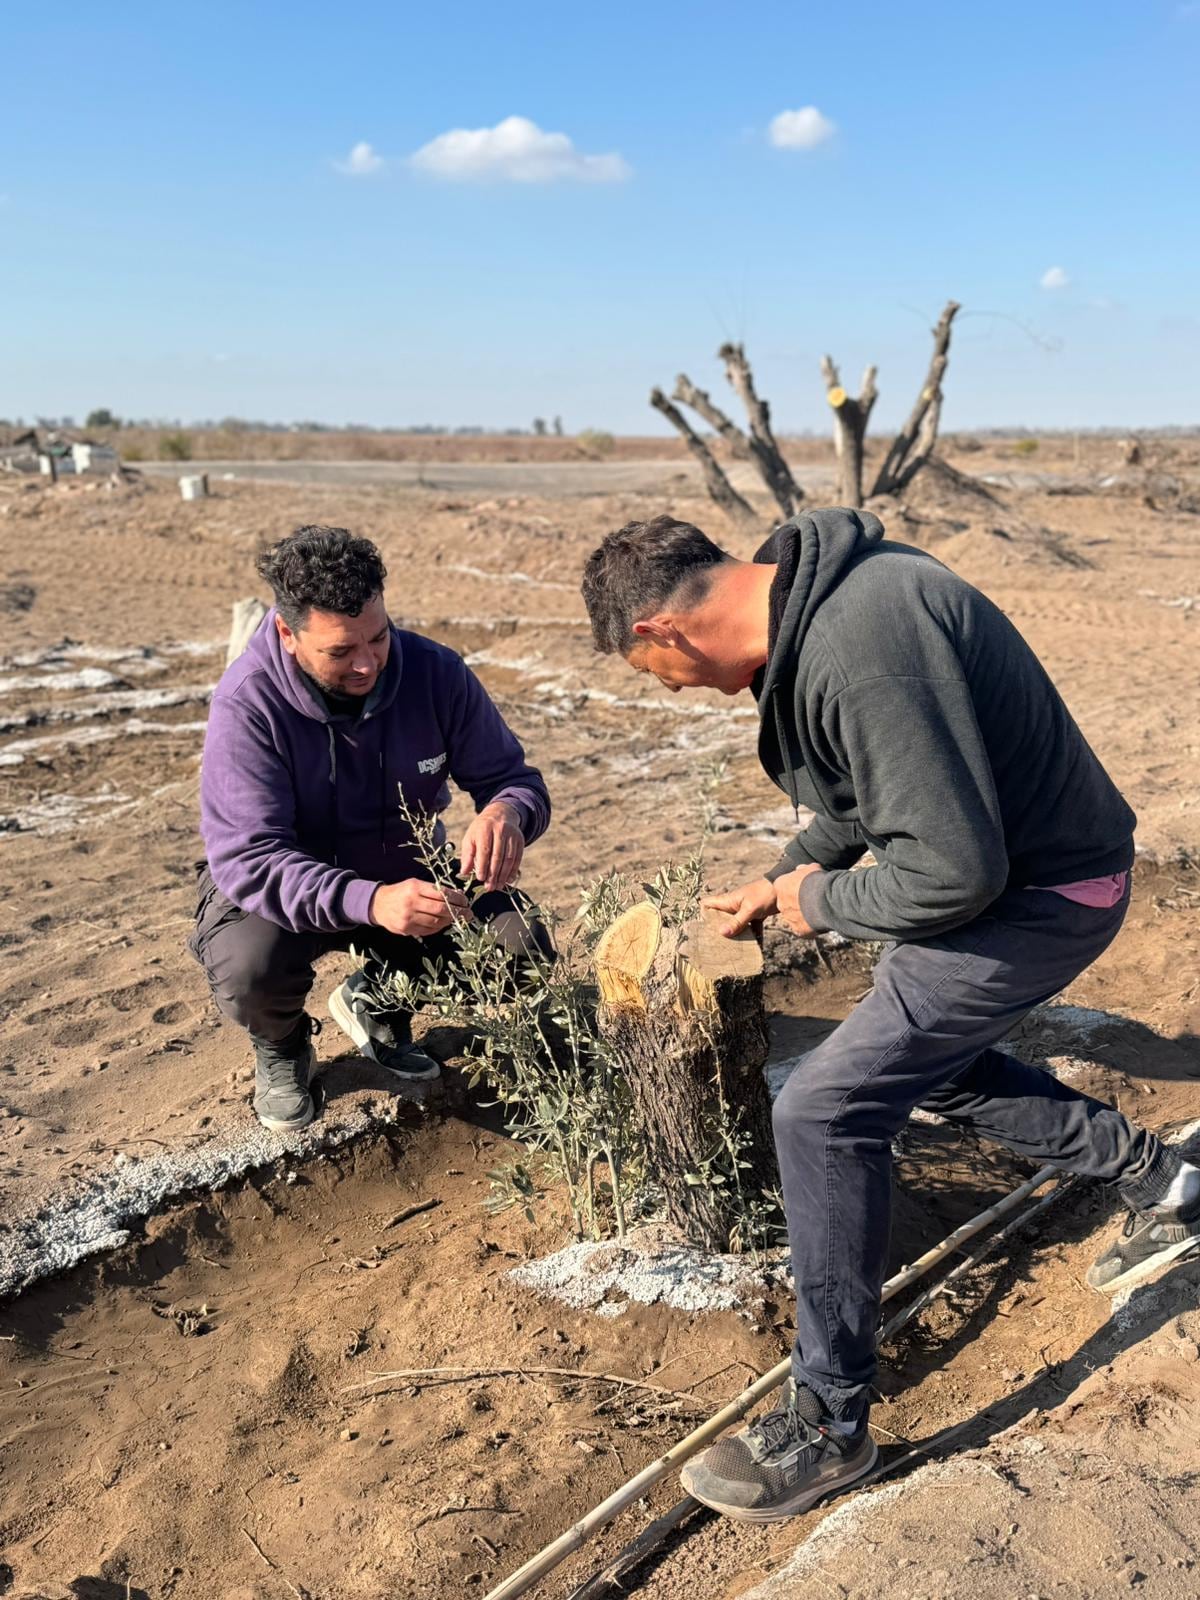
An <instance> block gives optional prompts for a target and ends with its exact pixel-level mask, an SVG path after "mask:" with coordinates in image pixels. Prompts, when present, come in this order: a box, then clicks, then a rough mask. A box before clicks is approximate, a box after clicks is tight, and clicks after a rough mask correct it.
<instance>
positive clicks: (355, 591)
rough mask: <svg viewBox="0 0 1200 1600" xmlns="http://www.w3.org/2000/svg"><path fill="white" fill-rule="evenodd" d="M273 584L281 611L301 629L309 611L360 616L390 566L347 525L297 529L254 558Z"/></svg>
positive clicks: (294, 628) (296, 629)
mask: <svg viewBox="0 0 1200 1600" xmlns="http://www.w3.org/2000/svg"><path fill="white" fill-rule="evenodd" d="M255 565H256V567H257V568H258V572H259V576H260V577H263V578H265V579H266V580H267V582H268V583H269V584H270V585H271V591H272V593H273V594H274V596H275V605H276V608H277V609H278V611H279V615H280V616H281V617H282V618H283V620H284V621H285V622H286V623H287V625H288V627H289V628H291V630H292V632H293V633H298V632H299V631H300V630H301V629H302V628H303V627H304V625H305V623H306V622H307V621H308V614H309V612H310V611H313V610H316V611H335V612H337V614H338V615H339V616H342V617H357V616H358V614H359V613H360V612H361V611H362V608H363V607H364V606H365V605H367V604H369V603H370V601H372V600H373V599H374V598H375V596H376V595H377V594H382V592H383V580H384V579H385V578H386V577H387V568H386V567H385V566H384V564H383V559H382V557H381V556H380V554H379V551H378V550H376V548H375V546H374V545H373V544H372V543H371V541H370V540H369V539H356V538H355V537H354V535H353V534H352V533H350V532H348V531H347V530H346V529H345V528H325V527H321V526H320V525H317V524H314V525H312V526H310V527H306V528H297V529H296V531H295V533H290V534H288V536H287V538H286V539H281V540H280V541H279V543H278V544H277V545H273V546H272V548H271V549H270V550H264V551H263V553H262V554H261V555H260V556H259V558H258V560H257V561H256V562H255Z"/></svg>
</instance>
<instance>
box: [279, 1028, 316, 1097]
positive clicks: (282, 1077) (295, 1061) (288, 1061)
mask: <svg viewBox="0 0 1200 1600" xmlns="http://www.w3.org/2000/svg"><path fill="white" fill-rule="evenodd" d="M304 1021H305V1022H306V1023H307V1024H308V1026H307V1028H306V1029H305V1030H304V1031H303V1032H302V1033H301V1034H300V1037H299V1040H298V1041H297V1044H298V1048H299V1051H300V1054H299V1055H295V1056H288V1055H273V1056H272V1057H271V1058H270V1059H268V1060H267V1062H266V1063H265V1066H266V1075H267V1083H268V1084H269V1086H270V1087H271V1088H272V1089H290V1088H291V1087H292V1086H293V1085H294V1084H295V1083H296V1068H297V1067H298V1066H299V1065H300V1063H301V1062H302V1061H303V1060H304V1058H305V1053H306V1050H307V1046H308V1041H309V1040H310V1039H314V1038H315V1037H316V1036H317V1034H319V1033H320V1031H321V1019H320V1017H310V1016H308V1015H306V1016H305V1018H304Z"/></svg>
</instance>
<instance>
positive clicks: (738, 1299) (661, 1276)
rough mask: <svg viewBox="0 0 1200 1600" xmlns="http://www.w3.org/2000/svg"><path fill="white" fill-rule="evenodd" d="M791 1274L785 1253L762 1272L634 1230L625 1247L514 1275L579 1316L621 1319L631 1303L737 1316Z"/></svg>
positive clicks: (584, 1249) (570, 1249) (744, 1261)
mask: <svg viewBox="0 0 1200 1600" xmlns="http://www.w3.org/2000/svg"><path fill="white" fill-rule="evenodd" d="M785 1272H786V1256H785V1253H784V1252H782V1251H780V1252H776V1253H775V1254H773V1255H772V1257H771V1258H770V1259H769V1260H768V1261H766V1262H765V1263H764V1264H763V1265H762V1266H761V1267H759V1268H757V1269H756V1268H755V1267H754V1266H752V1265H751V1262H750V1260H749V1259H748V1258H747V1257H746V1256H731V1255H711V1254H709V1253H707V1252H706V1251H703V1250H693V1249H690V1248H689V1247H688V1246H686V1245H680V1244H675V1243H665V1242H663V1240H662V1239H661V1237H660V1236H659V1235H658V1234H657V1231H656V1230H654V1229H648V1230H639V1229H635V1230H634V1231H633V1233H631V1234H630V1235H629V1238H628V1239H627V1241H626V1242H625V1243H624V1244H615V1243H613V1242H612V1241H611V1240H609V1241H605V1242H603V1243H600V1244H588V1243H584V1244H569V1245H567V1246H566V1248H565V1249H563V1250H556V1251H555V1252H554V1254H553V1255H549V1256H543V1257H542V1258H541V1259H540V1260H538V1261H530V1262H527V1263H526V1264H525V1265H524V1266H520V1267H514V1268H513V1270H512V1272H511V1273H510V1274H509V1276H510V1277H511V1278H512V1279H514V1281H515V1282H517V1283H519V1284H521V1285H522V1286H523V1287H524V1288H526V1289H533V1290H535V1291H536V1292H537V1293H539V1294H543V1295H547V1296H549V1297H550V1298H551V1299H553V1300H559V1301H561V1302H562V1303H563V1304H564V1305H568V1306H573V1307H574V1308H575V1309H576V1310H594V1311H595V1312H596V1313H597V1315H599V1316H604V1317H616V1316H620V1314H621V1313H622V1312H623V1311H625V1310H627V1309H628V1307H629V1306H630V1304H637V1305H643V1306H652V1305H664V1306H670V1307H671V1308H672V1310H674V1311H736V1310H738V1309H739V1308H740V1307H742V1306H745V1305H747V1304H748V1303H749V1302H751V1301H753V1300H757V1299H759V1298H761V1296H762V1292H763V1288H764V1278H765V1276H766V1274H768V1273H769V1274H770V1276H771V1277H772V1278H773V1279H775V1280H777V1281H778V1280H780V1279H781V1278H782V1275H783V1274H784V1273H785Z"/></svg>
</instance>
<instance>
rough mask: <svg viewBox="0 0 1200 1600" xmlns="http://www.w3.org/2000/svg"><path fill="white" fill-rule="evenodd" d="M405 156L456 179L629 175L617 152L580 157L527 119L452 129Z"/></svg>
mask: <svg viewBox="0 0 1200 1600" xmlns="http://www.w3.org/2000/svg"><path fill="white" fill-rule="evenodd" d="M409 160H410V162H411V164H412V165H413V166H414V167H416V168H417V170H418V171H419V172H425V173H428V174H429V175H430V176H431V177H434V178H449V179H452V180H458V181H462V180H464V179H465V180H470V179H484V180H487V179H494V180H498V181H501V182H507V183H556V182H559V181H560V180H568V181H574V182H577V183H620V182H621V181H622V180H623V179H625V178H628V177H629V176H630V169H629V166H628V164H627V163H626V162H625V160H624V159H623V158H622V157H621V156H619V155H616V154H612V155H604V156H585V155H584V154H582V152H581V151H579V150H576V148H575V146H574V145H573V144H572V143H571V140H570V139H569V138H568V137H567V135H566V134H565V133H545V132H543V130H542V129H541V128H539V127H538V125H537V123H536V122H531V121H530V120H529V118H528V117H505V118H504V120H503V122H498V123H497V124H496V126H495V127H494V128H452V129H451V130H450V132H449V133H440V134H438V136H437V138H436V139H431V140H430V141H429V143H428V144H426V145H422V146H421V148H420V149H419V150H418V151H417V152H416V153H415V154H414V155H412V156H410V157H409Z"/></svg>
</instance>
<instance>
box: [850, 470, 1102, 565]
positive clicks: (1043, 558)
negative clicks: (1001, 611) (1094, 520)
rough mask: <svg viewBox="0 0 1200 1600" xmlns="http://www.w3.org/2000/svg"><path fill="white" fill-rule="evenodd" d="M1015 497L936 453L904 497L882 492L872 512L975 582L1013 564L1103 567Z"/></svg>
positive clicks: (898, 533) (903, 537) (895, 531)
mask: <svg viewBox="0 0 1200 1600" xmlns="http://www.w3.org/2000/svg"><path fill="white" fill-rule="evenodd" d="M1015 498H1016V497H1015V496H1011V495H1010V496H1005V495H1003V494H1002V493H1001V492H1000V491H998V490H996V489H993V488H992V487H991V486H990V485H989V484H986V483H982V482H981V481H980V480H979V479H978V478H972V477H970V476H969V475H968V474H967V473H965V472H960V471H959V470H958V468H957V467H953V466H951V465H950V463H949V462H947V461H942V460H940V459H938V458H937V457H936V456H935V457H934V458H933V459H932V460H931V461H930V462H929V463H928V464H927V465H926V466H925V467H924V468H923V469H922V471H920V472H919V473H918V474H917V476H916V477H915V478H914V479H913V481H912V482H911V483H910V484H909V485H908V487H907V488H906V489H905V490H903V491H902V493H901V494H900V495H898V496H891V495H881V496H878V497H877V498H876V499H874V500H871V501H869V502H868V510H871V511H873V512H874V513H875V515H876V516H877V517H878V518H879V519H880V521H881V522H882V523H883V525H884V527H885V528H886V529H887V531H888V533H889V535H890V536H891V537H892V538H893V539H899V540H901V541H902V542H903V543H905V544H913V545H916V546H917V547H918V548H919V549H921V550H928V551H929V553H930V554H931V555H935V556H937V558H938V560H939V561H944V562H945V563H946V565H947V566H949V567H953V568H954V570H955V571H956V572H961V573H962V575H963V576H964V577H965V578H968V579H969V580H970V581H971V582H973V583H982V582H986V581H987V579H988V578H989V577H992V576H994V575H995V574H997V573H998V572H1000V571H1001V570H1002V569H1003V568H1005V567H1013V566H1030V565H1033V566H1038V565H1047V566H1064V567H1079V568H1087V567H1092V566H1094V565H1095V562H1094V561H1093V560H1092V558H1091V557H1089V556H1087V555H1086V554H1084V552H1083V551H1081V550H1080V549H1078V548H1077V546H1076V545H1075V543H1074V541H1073V540H1072V538H1071V537H1070V535H1068V534H1065V533H1058V532H1055V531H1054V530H1053V529H1051V528H1047V527H1045V526H1043V525H1042V524H1041V523H1038V522H1035V521H1032V520H1031V519H1030V518H1029V516H1028V515H1027V514H1026V513H1025V512H1023V511H1022V510H1021V509H1020V508H1019V506H1018V505H1017V504H1016V503H1015Z"/></svg>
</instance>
